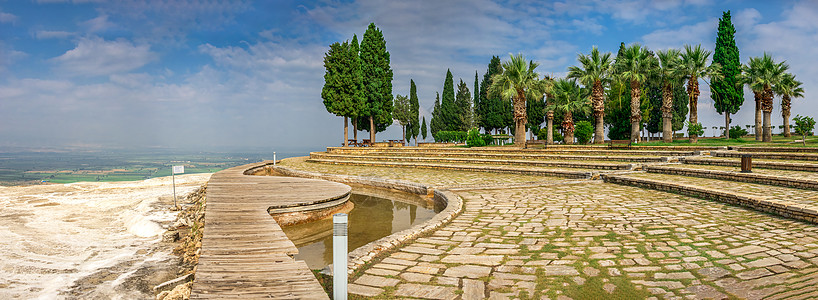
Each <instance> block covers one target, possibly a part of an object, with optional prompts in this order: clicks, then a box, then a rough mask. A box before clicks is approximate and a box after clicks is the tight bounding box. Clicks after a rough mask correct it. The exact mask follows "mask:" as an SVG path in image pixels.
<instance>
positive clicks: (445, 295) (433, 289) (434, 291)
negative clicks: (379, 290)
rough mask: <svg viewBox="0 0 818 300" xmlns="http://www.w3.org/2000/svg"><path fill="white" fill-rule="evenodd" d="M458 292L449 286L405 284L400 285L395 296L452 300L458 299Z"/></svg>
mask: <svg viewBox="0 0 818 300" xmlns="http://www.w3.org/2000/svg"><path fill="white" fill-rule="evenodd" d="M456 290H457V289H456V288H454V287H448V286H437V285H425V284H414V283H404V284H401V285H398V290H397V291H396V292H395V296H401V297H414V298H423V299H440V300H450V299H455V298H457V296H458V295H457V294H456V293H455V291H456Z"/></svg>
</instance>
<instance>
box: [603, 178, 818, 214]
mask: <svg viewBox="0 0 818 300" xmlns="http://www.w3.org/2000/svg"><path fill="white" fill-rule="evenodd" d="M601 176H602V178H603V180H604V181H605V182H608V183H614V184H621V185H629V186H635V187H640V188H647V189H654V190H659V191H666V192H671V193H677V194H682V195H687V196H693V197H699V198H705V199H711V200H716V201H720V202H725V203H730V204H734V205H740V206H744V207H748V208H751V209H754V210H759V211H764V212H768V213H771V214H776V215H780V216H783V217H788V218H792V219H797V220H802V221H807V222H811V223H818V191H805V190H801V189H795V188H788V187H780V186H770V185H764V184H757V183H745V182H735V181H729V180H719V179H710V178H698V177H687V176H681V175H667V174H657V173H642V172H640V173H631V174H602V175H601Z"/></svg>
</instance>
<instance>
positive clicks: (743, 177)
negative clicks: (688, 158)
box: [642, 165, 818, 191]
mask: <svg viewBox="0 0 818 300" xmlns="http://www.w3.org/2000/svg"><path fill="white" fill-rule="evenodd" d="M642 169H643V170H644V171H646V172H649V173H660V174H669V175H682V176H689V177H701V178H712V179H723V180H730V181H739V182H750V183H758V184H765V185H775V186H783V187H791V188H798V189H806V190H813V191H818V174H812V173H807V172H802V173H803V174H789V173H797V172H794V171H791V172H789V173H787V174H760V173H741V172H740V171H739V170H736V169H732V170H731V169H730V168H720V169H718V168H712V167H711V168H696V167H690V166H686V165H661V166H650V165H646V166H644V167H643V168H642ZM779 172H781V171H779ZM788 175H789V176H788ZM795 175H800V176H798V177H796V176H795ZM799 177H800V178H799Z"/></svg>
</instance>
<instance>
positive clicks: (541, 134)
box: [537, 128, 548, 140]
mask: <svg viewBox="0 0 818 300" xmlns="http://www.w3.org/2000/svg"><path fill="white" fill-rule="evenodd" d="M547 138H548V128H540V130H537V139H538V140H544V139H547Z"/></svg>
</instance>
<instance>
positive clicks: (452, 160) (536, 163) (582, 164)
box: [310, 152, 639, 170]
mask: <svg viewBox="0 0 818 300" xmlns="http://www.w3.org/2000/svg"><path fill="white" fill-rule="evenodd" d="M310 158H311V159H323V160H351V161H383V162H414V163H445V164H479V165H510V166H521V167H556V168H582V169H597V170H632V169H634V168H636V167H638V166H639V165H636V164H630V163H611V162H604V161H579V162H578V161H558V160H524V159H520V160H518V159H482V158H467V157H435V156H416V155H413V156H393V155H339V154H328V153H324V152H312V153H310Z"/></svg>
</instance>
